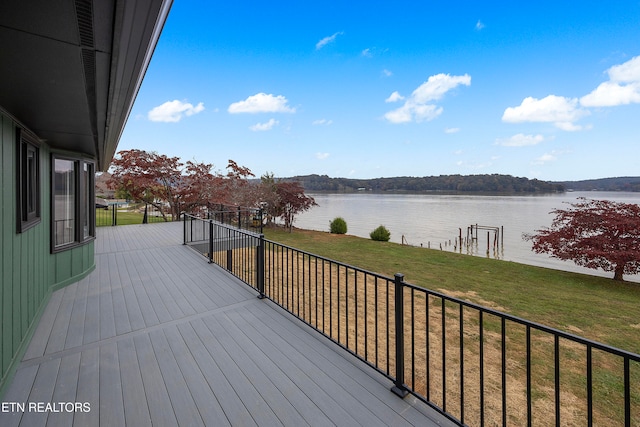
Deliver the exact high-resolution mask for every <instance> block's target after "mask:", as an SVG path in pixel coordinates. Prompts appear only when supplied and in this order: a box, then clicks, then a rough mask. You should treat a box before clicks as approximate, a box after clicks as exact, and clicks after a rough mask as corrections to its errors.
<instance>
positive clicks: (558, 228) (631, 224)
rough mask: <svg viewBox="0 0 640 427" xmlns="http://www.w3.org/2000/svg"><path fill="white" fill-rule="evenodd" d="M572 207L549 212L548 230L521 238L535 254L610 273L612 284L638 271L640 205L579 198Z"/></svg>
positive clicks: (537, 231) (639, 261)
mask: <svg viewBox="0 0 640 427" xmlns="http://www.w3.org/2000/svg"><path fill="white" fill-rule="evenodd" d="M571 206H572V209H555V210H553V211H552V212H551V213H553V214H555V218H554V219H553V221H552V222H551V227H549V228H544V229H542V230H536V233H535V234H533V235H525V236H524V238H525V239H527V240H530V241H532V242H533V248H532V249H533V251H534V252H536V253H548V254H550V255H551V256H553V257H555V258H559V259H562V260H571V261H573V262H575V263H576V264H577V265H580V266H583V267H587V268H594V269H598V268H601V269H603V270H604V271H613V272H614V276H613V278H614V280H623V278H622V276H623V274H637V273H638V271H640V206H639V205H636V204H631V203H620V202H612V201H608V200H590V199H586V198H584V197H581V198H579V199H578V202H577V203H572V204H571Z"/></svg>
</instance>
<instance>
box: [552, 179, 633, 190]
mask: <svg viewBox="0 0 640 427" xmlns="http://www.w3.org/2000/svg"><path fill="white" fill-rule="evenodd" d="M555 184H560V185H563V186H564V187H565V188H566V189H567V190H576V191H592V190H597V191H640V176H623V177H618V178H601V179H587V180H584V181H565V182H556V183H555Z"/></svg>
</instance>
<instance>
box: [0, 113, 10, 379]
mask: <svg viewBox="0 0 640 427" xmlns="http://www.w3.org/2000/svg"><path fill="white" fill-rule="evenodd" d="M5 122H6V120H5V118H4V116H3V115H2V114H0V165H2V169H1V170H0V203H1V204H2V206H4V205H5V203H4V196H5V195H4V174H5V173H6V169H5V168H4V150H5V148H4V127H5ZM2 206H0V237H2V239H0V266H1V267H2V269H0V310H1V311H2V314H0V323H2V326H0V378H2V377H3V376H4V372H5V360H4V330H3V329H4V313H5V307H4V305H3V301H4V288H5V286H9V281H8V280H5V279H6V277H5V265H4V261H3V260H4V259H7V258H8V257H9V254H6V253H5V248H4V246H5V245H6V241H7V238H6V236H5V235H4V228H3V227H2V224H4V208H3V207H2Z"/></svg>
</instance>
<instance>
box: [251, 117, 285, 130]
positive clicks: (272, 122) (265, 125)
mask: <svg viewBox="0 0 640 427" xmlns="http://www.w3.org/2000/svg"><path fill="white" fill-rule="evenodd" d="M278 123H279V122H278V121H277V120H275V119H270V120H269V121H268V122H266V123H256V124H255V125H253V126H250V127H249V129H251V130H252V131H254V132H261V131H266V130H271V129H272V128H273V127H274V126H275V125H277V124H278Z"/></svg>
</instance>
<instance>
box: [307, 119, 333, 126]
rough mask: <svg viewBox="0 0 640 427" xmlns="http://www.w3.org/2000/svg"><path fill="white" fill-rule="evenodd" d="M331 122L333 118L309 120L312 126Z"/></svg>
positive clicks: (326, 124) (327, 124)
mask: <svg viewBox="0 0 640 427" xmlns="http://www.w3.org/2000/svg"><path fill="white" fill-rule="evenodd" d="M332 123H333V120H327V119H318V120H314V121H313V122H311V124H312V125H314V126H320V125H325V126H329V125H331V124H332Z"/></svg>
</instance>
